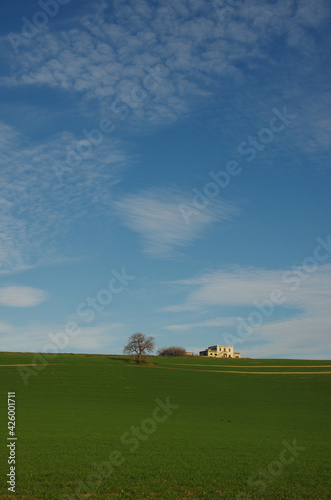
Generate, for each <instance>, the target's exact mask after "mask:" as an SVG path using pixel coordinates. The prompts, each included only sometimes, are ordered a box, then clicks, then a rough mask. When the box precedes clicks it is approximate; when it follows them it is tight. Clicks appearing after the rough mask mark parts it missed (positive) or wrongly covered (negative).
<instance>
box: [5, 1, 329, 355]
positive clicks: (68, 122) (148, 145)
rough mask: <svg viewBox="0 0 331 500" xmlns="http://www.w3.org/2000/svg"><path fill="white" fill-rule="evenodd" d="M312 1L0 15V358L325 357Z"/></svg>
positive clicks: (323, 189) (325, 252)
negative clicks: (175, 348)
mask: <svg viewBox="0 0 331 500" xmlns="http://www.w3.org/2000/svg"><path fill="white" fill-rule="evenodd" d="M330 14H331V8H330V4H329V3H328V2H327V1H324V0H315V1H314V2H313V1H312V0H301V1H292V0H282V1H280V0H279V1H257V0H250V1H248V0H246V1H244V0H224V1H221V0H215V1H207V0H186V1H184V0H179V1H178V0H176V1H172V0H167V1H137V0H135V1H123V0H121V1H118V0H115V1H114V2H108V1H96V2H94V1H89V2H86V1H81V0H80V1H78V0H69V1H65V0H61V2H60V1H55V0H51V1H46V0H45V1H44V2H43V1H40V2H35V1H31V0H28V1H24V2H23V1H18V2H15V4H13V3H12V2H9V1H8V0H4V2H3V7H2V16H1V19H0V29H1V34H0V44H1V71H0V86H1V97H0V99H1V116H0V141H1V148H0V157H1V177H2V179H1V185H0V224H1V227H0V277H1V285H0V312H1V317H0V350H5V351H31V352H36V351H38V352H39V351H44V352H47V351H53V352H89V353H121V352H122V349H123V345H124V344H125V343H126V341H127V338H128V337H129V335H131V334H132V333H134V332H137V331H140V332H143V333H145V334H146V335H153V336H155V339H156V346H157V347H162V346H169V345H181V346H184V347H185V348H186V349H187V350H190V351H191V350H192V351H194V352H198V351H199V350H201V349H204V348H206V347H207V346H209V345H213V344H216V343H218V344H221V345H234V347H235V350H237V351H240V352H241V353H242V356H244V357H270V358H273V357H281V358H302V359H304V358H306V359H330V355H331V348H330V340H329V339H330V329H331V314H330V299H331V291H330V279H331V236H330V235H331V224H330V222H331V217H330V214H331V211H330V194H329V192H330V180H331V174H330V155H329V153H330V129H331V119H330V111H329V110H330V103H331V91H330V80H331V71H330V67H331V65H330V47H331V44H330V36H331V35H330V29H329V26H330Z"/></svg>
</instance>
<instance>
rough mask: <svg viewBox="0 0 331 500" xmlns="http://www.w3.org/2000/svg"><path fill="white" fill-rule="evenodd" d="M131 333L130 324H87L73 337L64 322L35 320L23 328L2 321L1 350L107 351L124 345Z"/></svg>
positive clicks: (0, 332) (52, 351)
mask: <svg viewBox="0 0 331 500" xmlns="http://www.w3.org/2000/svg"><path fill="white" fill-rule="evenodd" d="M127 335H128V326H127V325H126V324H124V323H104V324H99V325H96V326H93V327H88V326H84V325H83V326H81V327H80V329H79V330H77V331H75V335H70V336H69V335H67V334H66V333H65V327H64V325H62V326H61V325H56V324H52V325H50V324H42V323H34V324H29V325H26V326H24V327H23V326H17V325H11V324H4V325H1V324H0V351H13V352H16V351H19V352H31V353H33V352H41V353H43V352H49V353H55V354H57V353H61V352H91V351H92V352H105V351H107V350H108V349H112V348H113V346H114V345H116V348H118V347H121V346H122V345H123V344H124V341H125V340H124V339H126V338H127ZM118 343H119V346H118Z"/></svg>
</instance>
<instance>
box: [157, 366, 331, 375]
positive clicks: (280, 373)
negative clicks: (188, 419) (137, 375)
mask: <svg viewBox="0 0 331 500" xmlns="http://www.w3.org/2000/svg"><path fill="white" fill-rule="evenodd" d="M149 368H164V369H165V370H182V371H187V372H200V373H203V372H213V373H245V374H246V375H251V374H253V375H331V371H329V372H283V371H279V372H251V371H248V372H247V371H239V370H197V369H195V368H192V369H191V368H172V367H170V366H150V367H149Z"/></svg>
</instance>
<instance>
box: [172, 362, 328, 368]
mask: <svg viewBox="0 0 331 500" xmlns="http://www.w3.org/2000/svg"><path fill="white" fill-rule="evenodd" d="M171 364H172V365H176V366H179V365H180V366H212V365H200V364H198V363H171ZM218 366H221V365H218ZM222 367H223V368H224V365H223V366H222ZM267 367H268V368H331V365H284V366H281V365H232V366H231V365H229V366H227V368H267Z"/></svg>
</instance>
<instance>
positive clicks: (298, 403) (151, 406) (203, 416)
mask: <svg viewBox="0 0 331 500" xmlns="http://www.w3.org/2000/svg"><path fill="white" fill-rule="evenodd" d="M31 364H33V354H31V353H30V354H15V353H13V354H9V353H2V354H0V365H1V366H0V377H1V392H0V395H1V397H0V407H1V412H0V450H1V452H0V471H1V477H0V498H1V499H14V498H20V499H21V498H25V499H42V500H44V499H53V498H54V499H75V498H80V499H82V498H91V499H94V498H96V499H97V498H101V499H108V498H141V499H144V498H146V499H147V498H149V499H189V500H191V499H199V498H206V499H214V498H215V499H217V498H224V499H236V500H239V499H255V498H256V499H257V498H260V499H268V498H270V499H274V498H277V499H291V498H293V499H330V498H331V494H330V491H331V481H330V477H331V474H330V445H331V436H330V410H331V400H330V395H331V361H311V360H304V361H303V360H275V359H272V360H265V359H262V360H257V359H236V360H229V359H224V360H221V359H218V360H216V359H204V358H198V357H192V358H187V359H186V358H172V359H165V358H159V357H150V358H149V360H148V362H147V363H146V364H144V365H137V364H136V363H134V362H133V361H132V360H130V359H129V358H125V357H122V356H115V355H109V356H108V355H105V356H94V355H69V354H68V355H65V354H61V355H53V356H50V357H49V358H48V364H47V365H45V366H41V365H38V366H23V365H31ZM17 365H20V366H17ZM9 392H13V393H15V407H16V410H15V412H16V427H15V436H16V438H17V440H16V441H15V445H16V455H15V467H16V490H15V492H10V491H8V484H7V480H8V477H7V474H8V473H9V465H8V454H9V447H7V442H9V440H8V403H7V395H8V393H9Z"/></svg>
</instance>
